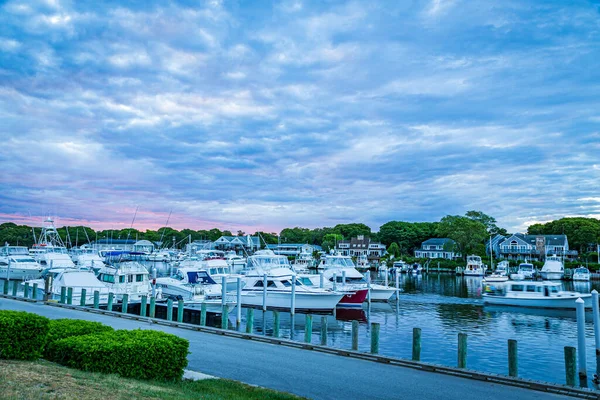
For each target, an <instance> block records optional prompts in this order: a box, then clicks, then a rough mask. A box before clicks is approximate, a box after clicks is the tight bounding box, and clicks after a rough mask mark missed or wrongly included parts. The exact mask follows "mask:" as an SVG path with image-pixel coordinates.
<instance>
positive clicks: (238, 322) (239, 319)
mask: <svg viewBox="0 0 600 400" xmlns="http://www.w3.org/2000/svg"><path fill="white" fill-rule="evenodd" d="M236 294H237V298H236V310H235V311H236V312H235V326H236V328H237V329H238V330H239V329H240V326H242V278H240V277H239V276H238V278H237V293H236Z"/></svg>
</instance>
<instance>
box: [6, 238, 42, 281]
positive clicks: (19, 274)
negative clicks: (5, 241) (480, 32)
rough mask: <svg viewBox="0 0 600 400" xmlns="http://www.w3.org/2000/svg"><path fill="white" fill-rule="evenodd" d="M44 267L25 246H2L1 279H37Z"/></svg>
mask: <svg viewBox="0 0 600 400" xmlns="http://www.w3.org/2000/svg"><path fill="white" fill-rule="evenodd" d="M43 270H44V268H43V267H42V266H41V265H40V264H39V263H38V262H37V261H35V260H34V259H33V257H31V256H30V255H29V250H28V249H27V247H24V246H8V245H6V246H4V247H0V279H13V280H23V279H36V278H39V277H40V276H41V275H42V271H43Z"/></svg>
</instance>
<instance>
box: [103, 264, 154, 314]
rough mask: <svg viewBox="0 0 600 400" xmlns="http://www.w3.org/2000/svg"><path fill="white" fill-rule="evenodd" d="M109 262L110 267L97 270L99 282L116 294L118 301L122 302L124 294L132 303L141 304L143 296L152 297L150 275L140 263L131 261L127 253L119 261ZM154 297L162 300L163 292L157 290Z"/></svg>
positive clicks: (106, 266)
mask: <svg viewBox="0 0 600 400" xmlns="http://www.w3.org/2000/svg"><path fill="white" fill-rule="evenodd" d="M107 261H109V265H105V266H103V267H101V268H99V269H98V270H97V274H98V280H100V282H102V283H104V284H105V285H106V286H107V287H108V289H109V290H110V292H111V293H114V294H115V298H116V300H117V301H122V300H123V295H124V294H127V295H128V297H129V302H130V303H137V302H140V301H141V300H142V296H148V297H149V296H151V295H152V289H153V288H152V283H151V280H150V274H149V273H148V270H147V269H146V267H144V266H143V265H142V264H141V263H140V262H138V261H134V260H132V259H130V258H129V257H128V255H127V254H126V252H124V254H123V258H120V259H119V260H118V261H117V260H107ZM154 295H155V298H156V299H157V300H161V299H162V290H161V289H160V288H157V289H156V290H155V292H154Z"/></svg>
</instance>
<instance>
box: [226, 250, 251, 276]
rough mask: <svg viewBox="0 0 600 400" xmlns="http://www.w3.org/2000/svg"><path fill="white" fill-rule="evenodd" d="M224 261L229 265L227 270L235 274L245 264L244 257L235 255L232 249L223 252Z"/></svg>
mask: <svg viewBox="0 0 600 400" xmlns="http://www.w3.org/2000/svg"><path fill="white" fill-rule="evenodd" d="M225 261H226V262H227V265H229V270H230V271H231V272H233V273H236V274H239V273H240V272H241V271H242V270H243V269H244V267H245V266H246V259H245V258H244V257H242V256H239V255H237V254H236V253H235V251H233V250H231V251H228V252H227V253H225Z"/></svg>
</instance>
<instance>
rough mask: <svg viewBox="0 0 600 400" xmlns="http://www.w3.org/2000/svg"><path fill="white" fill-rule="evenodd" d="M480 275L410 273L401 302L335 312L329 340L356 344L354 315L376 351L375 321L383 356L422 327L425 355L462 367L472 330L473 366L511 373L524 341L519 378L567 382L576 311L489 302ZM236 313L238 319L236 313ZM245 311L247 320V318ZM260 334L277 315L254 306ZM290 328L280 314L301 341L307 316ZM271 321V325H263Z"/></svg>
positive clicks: (399, 351) (591, 366) (364, 346)
mask: <svg viewBox="0 0 600 400" xmlns="http://www.w3.org/2000/svg"><path fill="white" fill-rule="evenodd" d="M480 285H481V278H476V277H455V276H451V275H429V276H422V277H412V276H410V275H408V276H407V275H403V276H402V277H401V279H400V287H401V288H402V289H403V290H404V292H403V293H401V295H400V300H399V302H398V303H397V302H396V301H395V300H394V299H392V300H391V302H390V303H389V304H388V303H373V304H372V305H371V308H370V309H368V308H367V307H366V306H365V307H364V308H363V309H362V310H340V309H338V310H336V312H335V314H334V315H329V316H326V318H327V324H328V345H329V346H332V347H337V348H344V349H350V348H351V331H352V323H351V321H352V320H358V321H359V322H360V328H359V329H360V331H359V349H360V350H361V351H369V349H370V336H369V334H370V333H369V331H370V325H369V323H370V322H378V323H380V324H381V334H380V349H379V351H380V354H383V355H389V356H394V357H400V358H405V359H410V358H411V354H412V353H411V352H412V350H411V349H412V347H411V346H412V329H413V328H414V327H419V328H421V329H422V339H421V340H422V345H421V346H422V350H421V360H422V361H425V362H432V363H436V364H443V365H448V366H456V359H457V334H458V333H459V332H464V333H467V334H468V357H467V367H468V368H470V369H475V370H479V371H486V372H493V373H498V374H508V362H507V352H508V350H507V340H508V339H516V340H518V352H519V376H521V377H524V378H531V379H538V380H545V381H550V382H557V383H565V372H564V358H563V351H564V350H563V348H564V346H573V347H576V346H577V325H576V321H575V311H553V310H534V309H523V308H507V307H497V306H496V307H494V306H485V307H484V306H483V302H482V300H481V298H480V297H479V293H480V289H479V288H480ZM563 286H564V288H565V289H567V290H577V291H580V292H582V293H589V292H590V291H591V290H592V289H597V290H598V289H600V284H598V283H591V284H590V283H574V282H565V283H564V284H563ZM232 314H233V315H230V319H231V320H232V322H234V321H235V311H233V313H232ZM245 315H246V312H245V310H244V311H243V313H242V324H243V325H244V324H245ZM321 317H322V316H321V315H315V316H314V317H313V334H312V342H313V343H315V344H318V343H320V327H321ZM254 318H255V322H254V324H255V326H254V331H255V333H263V334H266V335H269V336H270V335H272V325H273V324H272V322H273V321H272V313H271V312H269V311H267V312H266V313H265V314H264V315H263V314H262V312H260V311H258V310H257V311H256V312H255V317H254ZM294 320H295V321H294V328H293V329H292V328H291V325H292V324H291V321H290V316H289V314H286V313H281V314H280V327H281V328H280V336H281V337H284V338H292V339H294V340H299V341H302V340H303V339H304V320H305V316H304V315H302V314H297V315H296V317H295V319H294ZM264 327H266V328H264ZM586 337H587V354H588V356H587V365H588V368H587V370H588V377H591V376H592V374H593V373H594V372H595V353H594V332H593V324H592V316H591V313H587V314H586Z"/></svg>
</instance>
